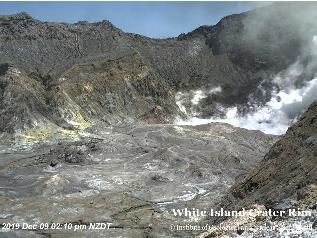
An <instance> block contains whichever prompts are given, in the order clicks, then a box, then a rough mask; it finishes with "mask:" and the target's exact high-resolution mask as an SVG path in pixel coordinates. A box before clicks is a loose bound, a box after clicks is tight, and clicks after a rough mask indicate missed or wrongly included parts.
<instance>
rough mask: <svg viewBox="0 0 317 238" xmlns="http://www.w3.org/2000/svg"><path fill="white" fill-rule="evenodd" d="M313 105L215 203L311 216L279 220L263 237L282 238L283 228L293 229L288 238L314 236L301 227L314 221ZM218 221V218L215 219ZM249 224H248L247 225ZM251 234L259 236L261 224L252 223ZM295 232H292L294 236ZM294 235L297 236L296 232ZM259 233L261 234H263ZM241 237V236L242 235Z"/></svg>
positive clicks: (316, 111) (316, 193)
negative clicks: (255, 164)
mask: <svg viewBox="0 0 317 238" xmlns="http://www.w3.org/2000/svg"><path fill="white" fill-rule="evenodd" d="M316 115H317V103H314V104H312V105H311V106H310V107H309V109H308V110H307V111H306V112H305V113H304V115H303V116H302V117H301V118H300V119H299V120H298V122H297V123H295V124H294V125H293V126H291V127H290V128H289V129H288V131H287V133H286V134H285V136H283V138H282V139H280V140H279V141H278V142H277V143H275V144H274V145H273V146H272V148H271V149H270V151H269V152H268V153H267V154H266V155H265V157H264V159H263V160H262V161H261V162H260V163H259V165H258V166H257V167H256V168H255V169H254V170H253V171H252V172H251V173H249V174H248V175H247V176H246V177H245V178H243V179H239V180H238V181H237V182H236V183H235V184H234V185H233V186H232V187H231V188H230V190H229V193H228V194H227V195H226V196H224V197H223V198H222V199H221V201H220V202H219V203H218V205H217V206H218V207H225V208H226V209H228V210H239V209H242V208H246V207H250V206H252V205H253V204H261V205H263V206H265V209H276V210H285V211H287V210H288V209H292V208H295V209H300V210H308V211H311V212H312V214H313V215H312V216H303V217H297V218H293V217H288V218H287V219H286V220H285V218H284V219H282V218H279V219H277V220H276V221H272V224H271V225H274V226H276V227H277V231H276V232H273V231H266V232H265V233H263V234H265V236H266V237H270V236H271V234H274V235H275V236H276V237H285V236H286V235H287V234H286V233H285V232H283V229H284V230H285V229H286V228H287V227H292V226H293V227H294V226H296V224H298V223H302V224H300V225H299V226H297V228H296V229H294V228H293V229H292V231H291V232H293V233H290V234H289V235H291V234H292V235H296V234H297V233H298V234H297V235H299V236H300V237H315V236H316V234H317V233H316V230H312V229H306V230H305V229H304V230H301V229H302V228H301V227H303V226H304V227H305V225H304V223H305V224H306V226H311V225H312V223H313V222H314V221H315V220H316V201H317V189H316V186H317V170H316V159H317V156H316V149H317V147H316V145H315V143H314V138H315V137H316V135H317V120H316ZM216 221H218V222H219V219H216ZM249 225H250V224H249ZM253 225H254V228H255V229H254V231H253V232H246V234H245V237H248V235H249V236H252V237H257V235H259V234H261V232H260V230H261V229H260V227H261V226H264V225H265V224H264V223H263V222H258V223H255V224H253ZM294 232H295V233H294ZM296 232H297V233H296ZM263 234H262V235H263ZM243 237H244V236H243Z"/></svg>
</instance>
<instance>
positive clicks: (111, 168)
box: [0, 124, 277, 237]
mask: <svg viewBox="0 0 317 238" xmlns="http://www.w3.org/2000/svg"><path fill="white" fill-rule="evenodd" d="M276 139H277V138H276V137H274V136H269V135H265V134H263V133H262V132H258V131H254V132H252V131H248V130H245V129H239V128H234V127H232V126H229V125H225V124H213V125H203V126H197V127H186V126H172V125H143V126H141V125H139V126H134V127H132V126H130V127H123V128H112V129H108V131H104V133H99V134H98V135H95V134H89V136H87V137H85V138H81V139H80V140H78V141H76V142H64V143H59V144H55V145H52V144H51V145H41V146H39V145H37V146H34V149H31V150H29V151H28V152H25V153H22V152H21V151H20V152H19V153H14V152H11V153H6V152H3V153H1V170H0V173H1V181H2V186H1V208H2V211H1V214H0V216H1V222H20V223H22V222H27V223H29V224H34V223H40V222H48V223H54V222H58V223H62V224H63V223H68V222H73V223H74V224H75V223H83V224H87V223H89V222H112V223H113V226H115V227H116V228H113V229H111V230H110V231H105V232H106V233H107V234H108V235H111V236H124V237H146V236H148V237H158V236H162V237H163V236H172V235H173V232H172V231H170V230H169V225H170V224H171V223H174V222H181V221H182V219H181V218H179V220H177V218H176V217H174V216H173V215H172V214H171V213H170V211H171V209H172V208H184V207H192V206H199V207H209V206H212V204H213V203H214V202H216V201H217V200H219V198H220V197H221V195H222V194H223V193H224V192H225V191H227V189H228V188H229V187H230V186H231V185H232V184H233V183H234V181H235V178H236V177H238V176H246V174H247V173H248V172H249V171H250V170H251V169H252V168H253V167H254V165H255V164H256V163H257V162H259V161H260V159H261V158H262V157H263V156H264V154H265V153H266V152H267V151H268V150H269V148H270V146H271V145H272V144H273V143H274V142H275V141H276ZM19 232H20V234H21V237H22V236H23V235H24V234H25V233H27V232H25V231H23V232H22V231H18V232H17V233H19ZM50 232H51V233H52V234H53V237H54V234H55V233H56V232H57V233H58V231H50ZM86 232H87V231H85V232H83V233H82V234H77V235H78V236H82V237H85V236H87V235H88V234H87V233H86ZM29 233H30V236H31V235H35V234H38V236H39V237H41V235H40V233H41V231H37V232H29ZM92 233H93V232H92ZM90 235H93V234H90V233H89V236H90ZM95 235H96V236H98V232H97V233H96V234H95ZM174 235H176V236H183V237H185V236H188V237H191V233H185V234H182V232H175V234H174Z"/></svg>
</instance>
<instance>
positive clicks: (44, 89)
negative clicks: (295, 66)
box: [0, 4, 315, 131]
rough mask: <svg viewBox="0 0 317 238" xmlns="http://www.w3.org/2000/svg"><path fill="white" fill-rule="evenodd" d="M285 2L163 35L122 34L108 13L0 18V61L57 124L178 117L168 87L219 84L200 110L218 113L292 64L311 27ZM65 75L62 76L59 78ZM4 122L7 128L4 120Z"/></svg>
mask: <svg viewBox="0 0 317 238" xmlns="http://www.w3.org/2000/svg"><path fill="white" fill-rule="evenodd" d="M314 6H315V5H314V4H302V5H298V4H297V5H296V4H293V5H292V7H290V9H291V10H292V9H293V10H294V9H297V8H298V9H301V11H298V14H297V15H298V16H306V15H307V14H306V13H307V11H306V10H307V9H308V10H310V11H309V12H312V10H314V9H315V8H314ZM275 9H279V10H277V12H278V13H279V16H276V17H275V18H274V19H271V18H269V19H267V18H264V20H263V21H262V23H263V24H261V25H260V26H259V27H257V28H256V29H257V30H258V32H259V35H257V38H256V39H255V40H254V39H253V38H248V37H246V36H247V35H246V33H247V32H246V31H247V30H248V28H247V26H248V24H249V23H250V22H253V21H254V22H257V20H258V19H257V16H258V12H259V11H260V12H263V14H264V15H265V14H268V15H269V13H270V12H272V10H274V11H275ZM285 9H286V10H287V9H288V7H287V6H286V5H283V4H279V5H273V6H269V7H266V8H263V9H260V10H258V11H251V12H248V13H243V14H237V15H232V16H228V17H225V18H223V19H222V20H221V21H220V22H219V23H218V24H216V25H215V26H203V27H199V28H197V29H196V30H194V31H193V32H190V33H188V34H186V35H185V34H182V35H180V36H179V37H176V38H168V39H151V38H148V37H144V36H140V35H136V34H130V33H125V32H123V31H121V30H120V29H118V28H116V27H115V26H113V25H112V24H111V23H110V22H108V21H102V22H98V23H88V22H78V23H75V24H66V23H51V22H41V21H38V20H35V19H33V18H32V17H30V16H28V15H27V14H25V13H21V14H17V15H10V16H1V17H0V56H1V62H2V63H7V62H10V63H12V64H14V65H15V68H17V69H18V70H19V71H21V72H24V74H23V77H25V80H28V81H30V82H31V81H32V82H34V83H35V82H38V84H37V85H38V86H37V87H39V88H41V90H38V92H36V94H38V95H39V97H42V98H46V103H42V104H43V108H45V107H48V108H50V110H51V112H50V113H46V112H42V114H43V115H44V116H45V117H46V119H47V120H49V121H53V122H54V123H57V125H59V126H61V125H63V126H69V125H70V124H69V121H70V119H65V117H66V118H68V117H69V118H73V117H74V115H77V114H80V116H79V117H80V118H82V119H83V120H85V121H89V120H93V119H96V118H97V119H99V120H106V121H110V120H111V117H120V118H124V117H132V118H134V119H136V118H141V119H144V120H145V121H156V122H166V121H171V120H172V119H173V118H174V117H175V116H177V115H181V112H180V110H178V108H177V105H176V104H175V100H174V96H175V94H176V92H178V91H184V92H186V91H189V90H195V89H203V90H206V91H209V90H210V89H211V88H213V87H217V86H221V87H222V92H221V93H219V94H217V96H214V95H211V94H210V95H209V97H207V98H206V100H202V102H200V104H201V105H200V106H201V107H198V108H200V111H198V114H200V116H202V117H210V116H211V115H214V114H215V113H217V110H216V105H217V103H220V104H222V105H224V106H241V107H242V111H243V110H245V109H244V107H246V108H248V107H247V103H248V101H249V100H250V96H251V97H254V103H256V104H262V103H264V102H266V101H267V100H269V99H270V90H271V89H272V87H273V85H272V83H270V80H271V78H272V76H271V75H274V74H276V73H277V72H279V71H281V70H283V69H285V67H286V66H288V65H289V64H290V63H293V62H294V61H295V60H296V58H297V56H298V55H299V53H300V51H301V48H302V46H303V42H304V43H305V42H307V41H311V31H313V30H311V31H309V32H308V33H307V34H302V35H301V34H299V33H300V31H297V28H296V27H294V25H293V24H290V22H291V21H288V20H287V19H289V18H290V16H288V12H287V11H285ZM311 9H312V10H311ZM278 19H286V20H285V21H278ZM313 19H315V18H313ZM274 22H276V24H273V23H274ZM308 23H310V21H308ZM251 28H252V27H251ZM281 29H282V32H281ZM309 29H311V28H309ZM280 34H282V35H283V36H285V37H282V38H279V39H278V40H279V41H278V42H279V44H278V45H277V46H276V47H275V48H272V47H269V46H270V45H275V43H276V35H280ZM288 36H289V37H290V38H287V37H288ZM303 36H304V37H305V39H302V38H303ZM285 38H286V39H285ZM252 42H253V43H252ZM254 42H256V43H254ZM251 43H252V44H251ZM304 45H305V44H304ZM63 78H67V80H65V81H64V82H62V81H63ZM128 78H129V79H128ZM263 80H267V81H268V82H267V83H266V84H265V85H266V86H265V90H266V91H267V92H266V93H264V94H263V93H262V91H261V90H257V88H258V86H259V85H260V84H261V82H263ZM91 85H93V87H91ZM92 88H93V90H94V91H91V90H92ZM92 92H93V93H92ZM255 92H258V93H255ZM40 94H41V96H40ZM65 95H66V96H65ZM3 101H4V99H3V100H1V101H0V104H2V103H3ZM31 104H32V103H31ZM65 105H66V106H65ZM65 107H66V108H65ZM70 108H71V110H70ZM156 108H162V110H160V112H158V111H157V110H156ZM32 110H33V109H32ZM32 110H30V113H31V114H32V113H35V112H32ZM43 110H44V109H43ZM155 110H156V111H155ZM246 110H247V109H246ZM69 111H71V112H69ZM154 111H155V113H160V115H157V116H158V117H159V120H156V119H155V118H153V116H155V113H153V112H154ZM69 114H72V115H69ZM21 115H23V114H21ZM101 115H103V116H101ZM11 116H12V114H1V116H0V117H4V118H9V119H10V118H11V119H13V118H12V117H11ZM198 116H199V115H198ZM51 118H54V119H53V120H52V119H51ZM77 119H78V118H77ZM2 120H7V119H2ZM18 120H19V121H21V120H22V119H18ZM29 120H30V121H32V119H31V118H29ZM31 124H32V123H31ZM18 127H23V126H22V124H21V126H19V125H18ZM11 129H12V128H11ZM11 129H10V130H11ZM2 130H5V131H8V129H5V128H3V126H2Z"/></svg>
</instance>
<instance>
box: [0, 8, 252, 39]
mask: <svg viewBox="0 0 317 238" xmlns="http://www.w3.org/2000/svg"><path fill="white" fill-rule="evenodd" d="M253 6H254V5H253V4H252V3H251V2H0V14H13V13H17V12H21V11H25V12H28V13H29V14H30V15H32V16H33V17H34V18H35V19H39V20H43V21H57V22H70V23H73V22H77V21H79V20H87V21H89V22H96V21H101V20H103V19H105V20H109V21H111V22H112V23H113V24H114V25H115V26H117V27H119V28H120V29H122V30H123V31H126V32H133V33H138V34H141V35H146V36H149V37H156V38H164V37H173V36H177V35H179V34H180V33H183V32H184V33H186V32H189V31H192V30H193V29H195V28H197V27H199V26H201V25H213V24H216V23H217V22H218V21H219V20H220V19H221V18H222V17H223V16H226V15H229V14H233V13H240V12H244V11H247V10H249V9H252V8H253Z"/></svg>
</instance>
